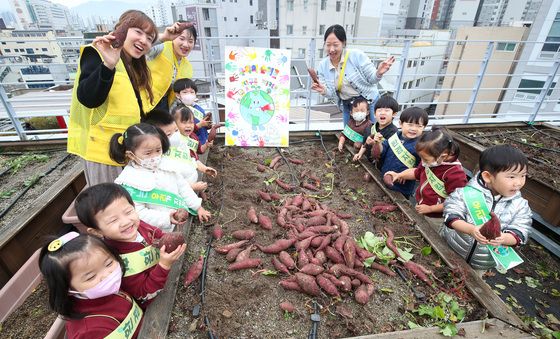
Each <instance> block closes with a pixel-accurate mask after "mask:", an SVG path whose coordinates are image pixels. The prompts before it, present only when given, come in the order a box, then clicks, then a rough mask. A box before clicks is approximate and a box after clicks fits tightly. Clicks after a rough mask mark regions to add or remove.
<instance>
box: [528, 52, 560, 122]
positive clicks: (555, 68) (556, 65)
mask: <svg viewBox="0 0 560 339" xmlns="http://www.w3.org/2000/svg"><path fill="white" fill-rule="evenodd" d="M559 67H560V61H558V60H556V61H555V62H554V65H553V66H552V73H549V74H548V77H547V78H546V81H545V83H544V86H543V88H542V89H541V93H540V94H539V97H538V99H537V102H536V103H535V106H534V107H533V112H532V113H531V117H530V118H529V122H530V123H533V122H535V119H536V118H537V114H539V109H541V106H542V104H543V101H544V99H545V98H546V93H548V91H550V88H551V87H552V82H553V81H554V77H555V76H556V74H557V73H558V68H559Z"/></svg>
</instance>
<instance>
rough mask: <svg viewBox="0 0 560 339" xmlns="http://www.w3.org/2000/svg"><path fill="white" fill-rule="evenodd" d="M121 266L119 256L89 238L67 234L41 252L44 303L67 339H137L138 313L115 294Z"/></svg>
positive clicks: (130, 300) (123, 296)
mask: <svg viewBox="0 0 560 339" xmlns="http://www.w3.org/2000/svg"><path fill="white" fill-rule="evenodd" d="M123 267H124V266H123V264H122V261H121V259H120V257H119V255H118V254H117V253H115V252H114V250H113V249H111V248H109V247H108V246H107V245H106V244H105V243H104V242H103V241H102V240H101V239H99V238H97V237H94V236H91V235H79V234H78V233H76V232H70V233H67V234H65V235H63V236H61V237H59V238H57V239H54V240H52V241H51V242H50V243H49V244H48V245H46V246H44V247H43V248H42V249H41V253H40V256H39V268H40V270H41V273H42V274H43V277H44V278H45V281H46V283H47V287H48V289H49V305H50V307H51V309H53V310H54V311H55V312H57V313H58V314H59V315H60V316H61V317H63V318H64V319H65V320H66V325H65V326H66V337H67V338H70V339H86V338H87V339H89V338H105V337H109V336H111V335H115V336H117V337H118V336H120V337H122V333H125V334H127V338H137V337H138V333H139V332H140V328H141V327H142V320H143V317H144V315H143V312H142V309H141V308H140V306H138V304H137V303H136V302H135V301H134V299H133V298H132V297H130V295H128V294H127V293H126V292H123V291H121V290H120V286H121V279H122V276H123Z"/></svg>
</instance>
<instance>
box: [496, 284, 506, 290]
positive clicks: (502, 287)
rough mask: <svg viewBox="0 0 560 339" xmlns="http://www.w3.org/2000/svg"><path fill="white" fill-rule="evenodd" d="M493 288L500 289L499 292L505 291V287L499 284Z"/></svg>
mask: <svg viewBox="0 0 560 339" xmlns="http://www.w3.org/2000/svg"><path fill="white" fill-rule="evenodd" d="M494 286H495V287H496V288H499V289H501V290H505V289H506V286H504V285H501V284H496V285H494Z"/></svg>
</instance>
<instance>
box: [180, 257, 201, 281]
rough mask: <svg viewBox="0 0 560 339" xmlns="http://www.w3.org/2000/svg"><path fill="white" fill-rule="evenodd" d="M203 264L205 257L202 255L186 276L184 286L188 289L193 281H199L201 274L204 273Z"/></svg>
mask: <svg viewBox="0 0 560 339" xmlns="http://www.w3.org/2000/svg"><path fill="white" fill-rule="evenodd" d="M203 264H204V256H202V255H201V256H200V257H198V261H197V262H196V263H194V264H193V265H192V266H191V267H190V268H189V270H188V271H187V274H186V275H185V280H184V281H183V286H185V287H187V286H189V285H190V284H191V283H192V282H193V281H195V280H196V279H198V277H199V276H200V273H202V265H203Z"/></svg>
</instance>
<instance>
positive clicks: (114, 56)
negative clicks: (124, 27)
mask: <svg viewBox="0 0 560 339" xmlns="http://www.w3.org/2000/svg"><path fill="white" fill-rule="evenodd" d="M113 40H115V36H114V35H112V34H107V35H103V36H98V37H96V38H95V39H94V40H93V42H92V45H93V46H94V47H95V48H96V49H97V50H98V51H99V53H100V54H101V56H102V57H103V64H104V65H105V66H106V67H107V68H109V69H114V68H115V66H116V65H117V62H119V59H120V58H121V50H122V46H121V47H119V48H113V47H112V46H111V42H113Z"/></svg>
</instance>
